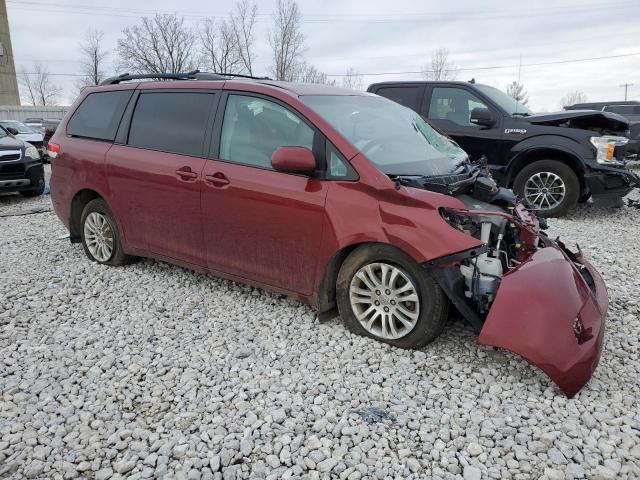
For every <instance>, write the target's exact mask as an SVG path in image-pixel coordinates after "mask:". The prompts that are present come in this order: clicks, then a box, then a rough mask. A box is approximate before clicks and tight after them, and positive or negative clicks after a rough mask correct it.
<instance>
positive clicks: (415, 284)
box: [336, 244, 449, 349]
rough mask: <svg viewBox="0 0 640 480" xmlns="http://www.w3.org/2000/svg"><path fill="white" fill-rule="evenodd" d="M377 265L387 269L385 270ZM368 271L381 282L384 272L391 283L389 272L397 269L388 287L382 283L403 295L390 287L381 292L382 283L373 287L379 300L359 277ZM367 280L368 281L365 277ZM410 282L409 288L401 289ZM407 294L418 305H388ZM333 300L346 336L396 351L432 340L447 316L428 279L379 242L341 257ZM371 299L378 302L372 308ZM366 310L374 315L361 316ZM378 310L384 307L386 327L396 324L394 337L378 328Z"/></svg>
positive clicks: (438, 291)
mask: <svg viewBox="0 0 640 480" xmlns="http://www.w3.org/2000/svg"><path fill="white" fill-rule="evenodd" d="M382 265H386V268H385V267H383V266H382ZM367 267H369V268H370V269H371V270H369V271H372V272H373V274H374V275H376V278H377V279H378V281H380V280H382V279H383V278H384V275H383V273H382V272H383V268H385V270H384V271H386V272H387V274H386V277H387V279H390V278H391V277H392V274H393V272H394V271H397V272H398V273H396V275H395V277H394V278H395V280H394V281H391V282H390V283H389V282H387V285H389V284H390V285H395V286H397V288H396V290H405V291H404V292H403V293H402V294H401V295H400V294H399V295H398V296H396V295H394V294H393V292H392V290H391V289H385V290H383V289H384V282H380V283H379V284H378V285H380V291H379V293H380V294H381V295H380V296H379V295H377V293H376V291H377V289H367V287H366V284H365V283H364V281H363V280H362V277H361V275H363V272H364V270H362V269H366V268H367ZM389 267H392V269H391V270H390V271H389V270H388V268H389ZM389 272H391V273H389ZM358 274H360V276H359V275H358ZM366 278H367V280H369V281H371V277H370V276H368V277H366ZM405 280H406V282H405ZM409 283H410V284H411V287H406V286H407V285H408V284H409ZM363 287H364V289H365V290H367V291H370V292H371V296H370V297H368V296H367V295H364V296H363V295H361V294H360V293H356V292H361V291H362V290H363ZM405 287H406V288H405ZM352 288H354V290H352ZM391 288H393V287H391ZM407 288H408V290H407ZM411 288H413V290H411ZM412 291H413V292H415V296H417V300H418V302H417V303H416V302H414V301H406V302H403V301H401V300H397V301H395V303H392V302H394V300H393V299H394V298H395V299H401V298H409V297H411V296H413V295H409V293H411V292H412ZM385 292H386V293H388V292H391V295H386V294H385ZM336 296H337V303H338V310H339V312H340V316H341V317H342V319H343V321H344V324H345V326H346V327H347V328H348V329H349V330H350V331H351V332H353V333H356V334H358V335H362V336H366V337H371V338H374V339H376V340H378V341H381V342H384V343H388V344H390V345H393V346H395V347H399V348H406V349H418V348H422V347H424V346H425V345H427V344H428V343H430V342H432V341H433V340H434V339H435V338H436V337H438V335H440V333H441V332H442V330H443V328H444V325H445V323H446V321H447V318H448V313H449V301H448V299H447V298H446V296H445V294H444V292H443V291H442V290H441V289H440V286H439V285H438V284H437V283H436V281H435V280H434V279H433V277H431V276H430V275H429V273H428V272H427V271H425V270H423V269H422V268H421V267H420V266H419V265H418V264H417V263H416V262H414V261H413V259H411V258H410V257H409V256H408V255H406V254H405V253H403V252H401V251H399V250H397V249H395V248H393V247H392V246H390V245H384V244H369V245H363V246H360V247H358V248H356V249H355V250H354V251H353V252H352V253H351V254H350V255H349V256H348V257H347V258H346V259H345V261H344V263H343V264H342V266H341V267H340V272H339V273H338V280H337V285H336ZM352 299H355V300H356V303H355V306H354V304H352ZM374 299H375V300H374ZM375 301H378V302H379V303H378V305H377V306H376V305H374V302H375ZM361 302H362V303H361ZM367 302H368V303H367ZM394 305H395V306H394ZM369 308H373V313H372V314H371V315H370V316H367V317H365V318H363V317H362V315H363V314H364V313H365V312H366V310H368V309H369ZM383 308H388V309H389V310H387V312H390V313H386V316H385V320H386V321H387V325H391V324H393V325H395V330H396V334H397V335H395V336H394V335H393V332H392V331H391V328H389V327H387V329H386V333H387V335H385V332H384V331H383V330H382V328H383V325H382V324H383V322H382V315H383V314H384V312H383V310H382V309H383ZM391 309H393V310H391ZM400 309H402V310H400ZM407 311H408V312H409V313H410V314H411V315H412V316H413V317H414V318H415V319H411V318H409V317H408V316H407V315H406V314H405V313H403V312H407ZM358 314H359V315H360V316H361V318H363V322H361V321H360V320H358V317H357V315H358ZM374 316H375V317H376V318H375V320H374V321H373V323H371V319H372V318H373V317H374ZM398 316H402V317H403V318H404V319H405V321H408V322H409V323H412V324H413V325H412V326H411V327H409V326H407V324H406V323H405V322H402V321H400V320H399V318H398ZM366 324H370V325H371V327H370V328H369V329H368V328H367V327H366V326H365V325H366ZM389 334H391V335H389Z"/></svg>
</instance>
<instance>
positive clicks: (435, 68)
mask: <svg viewBox="0 0 640 480" xmlns="http://www.w3.org/2000/svg"><path fill="white" fill-rule="evenodd" d="M422 70H423V71H424V76H425V78H426V79H427V80H455V79H456V66H455V64H454V63H453V61H451V59H450V58H449V50H447V49H446V48H442V47H441V48H438V49H437V50H436V51H435V52H433V55H432V56H431V64H430V65H428V66H424V67H423V68H422Z"/></svg>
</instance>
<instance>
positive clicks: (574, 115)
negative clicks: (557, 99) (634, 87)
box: [525, 110, 629, 133]
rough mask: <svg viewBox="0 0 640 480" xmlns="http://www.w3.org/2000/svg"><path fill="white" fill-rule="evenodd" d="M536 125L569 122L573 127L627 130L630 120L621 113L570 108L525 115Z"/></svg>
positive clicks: (527, 119) (557, 124) (555, 124)
mask: <svg viewBox="0 0 640 480" xmlns="http://www.w3.org/2000/svg"><path fill="white" fill-rule="evenodd" d="M525 120H526V121H527V122H529V123H533V124H534V125H550V126H559V125H562V124H564V123H568V124H569V125H568V126H570V127H572V128H584V129H589V130H591V129H594V128H599V129H603V130H613V131H619V132H621V133H622V132H625V131H627V129H628V128H629V121H628V120H627V119H626V118H624V117H623V116H621V115H618V114H617V113H612V112H601V111H598V110H569V111H563V112H554V113H540V114H536V115H531V116H530V117H525Z"/></svg>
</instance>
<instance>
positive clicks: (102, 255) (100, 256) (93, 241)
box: [84, 212, 114, 262]
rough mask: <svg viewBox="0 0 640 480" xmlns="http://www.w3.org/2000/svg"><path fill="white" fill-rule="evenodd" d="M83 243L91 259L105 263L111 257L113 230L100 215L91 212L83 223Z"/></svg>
mask: <svg viewBox="0 0 640 480" xmlns="http://www.w3.org/2000/svg"><path fill="white" fill-rule="evenodd" d="M84 241H85V243H86V245H87V249H88V250H89V252H90V253H91V255H93V258H95V259H96V260H98V261H99V262H107V261H109V259H110V258H111V256H112V255H113V244H114V239H113V230H112V229H111V225H109V222H108V221H107V217H105V216H104V215H103V214H102V213H98V212H91V213H90V214H89V215H87V218H86V219H85V221H84Z"/></svg>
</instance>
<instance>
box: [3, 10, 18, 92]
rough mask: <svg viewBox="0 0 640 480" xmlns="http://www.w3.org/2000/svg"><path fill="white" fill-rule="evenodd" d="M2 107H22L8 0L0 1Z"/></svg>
mask: <svg viewBox="0 0 640 480" xmlns="http://www.w3.org/2000/svg"><path fill="white" fill-rule="evenodd" d="M0 105H20V93H19V92H18V79H17V77H16V65H15V63H14V61H13V49H12V48H11V34H10V33H9V16H8V15H7V2H6V0H0Z"/></svg>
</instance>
